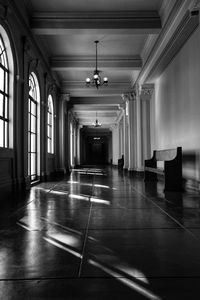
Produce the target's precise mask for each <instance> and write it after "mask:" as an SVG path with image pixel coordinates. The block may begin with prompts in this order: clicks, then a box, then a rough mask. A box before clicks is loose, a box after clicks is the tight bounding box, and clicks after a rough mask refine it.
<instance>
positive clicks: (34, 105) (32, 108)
mask: <svg viewBox="0 0 200 300" xmlns="http://www.w3.org/2000/svg"><path fill="white" fill-rule="evenodd" d="M31 113H32V114H33V115H35V116H36V104H35V103H34V102H33V101H31Z"/></svg>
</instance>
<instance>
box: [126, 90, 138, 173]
mask: <svg viewBox="0 0 200 300" xmlns="http://www.w3.org/2000/svg"><path fill="white" fill-rule="evenodd" d="M123 99H124V100H125V101H126V114H127V119H128V130H127V131H128V141H127V145H128V170H129V171H134V170H136V169H137V138H136V137H137V131H136V128H137V127H136V126H137V123H136V95H135V93H128V94H124V95H123Z"/></svg>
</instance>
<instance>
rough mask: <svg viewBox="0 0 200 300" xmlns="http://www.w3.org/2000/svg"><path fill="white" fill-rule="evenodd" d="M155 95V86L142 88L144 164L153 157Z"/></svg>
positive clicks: (149, 85) (150, 85)
mask: <svg viewBox="0 0 200 300" xmlns="http://www.w3.org/2000/svg"><path fill="white" fill-rule="evenodd" d="M153 93H154V85H153V84H144V85H142V87H141V92H140V98H141V115H142V150H143V152H142V162H143V163H144V160H145V159H149V158H151V156H152V153H151V130H152V128H151V127H152V126H151V122H150V121H151V118H150V115H151V110H150V108H151V100H152V95H153Z"/></svg>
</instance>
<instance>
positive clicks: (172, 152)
mask: <svg viewBox="0 0 200 300" xmlns="http://www.w3.org/2000/svg"><path fill="white" fill-rule="evenodd" d="M181 153H182V148H181V147H178V148H176V149H167V150H156V151H155V152H154V157H155V159H156V160H157V161H170V160H173V159H175V158H176V157H177V156H179V155H181Z"/></svg>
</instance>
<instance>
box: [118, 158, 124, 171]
mask: <svg viewBox="0 0 200 300" xmlns="http://www.w3.org/2000/svg"><path fill="white" fill-rule="evenodd" d="M123 167H124V155H122V158H119V159H118V169H123Z"/></svg>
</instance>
